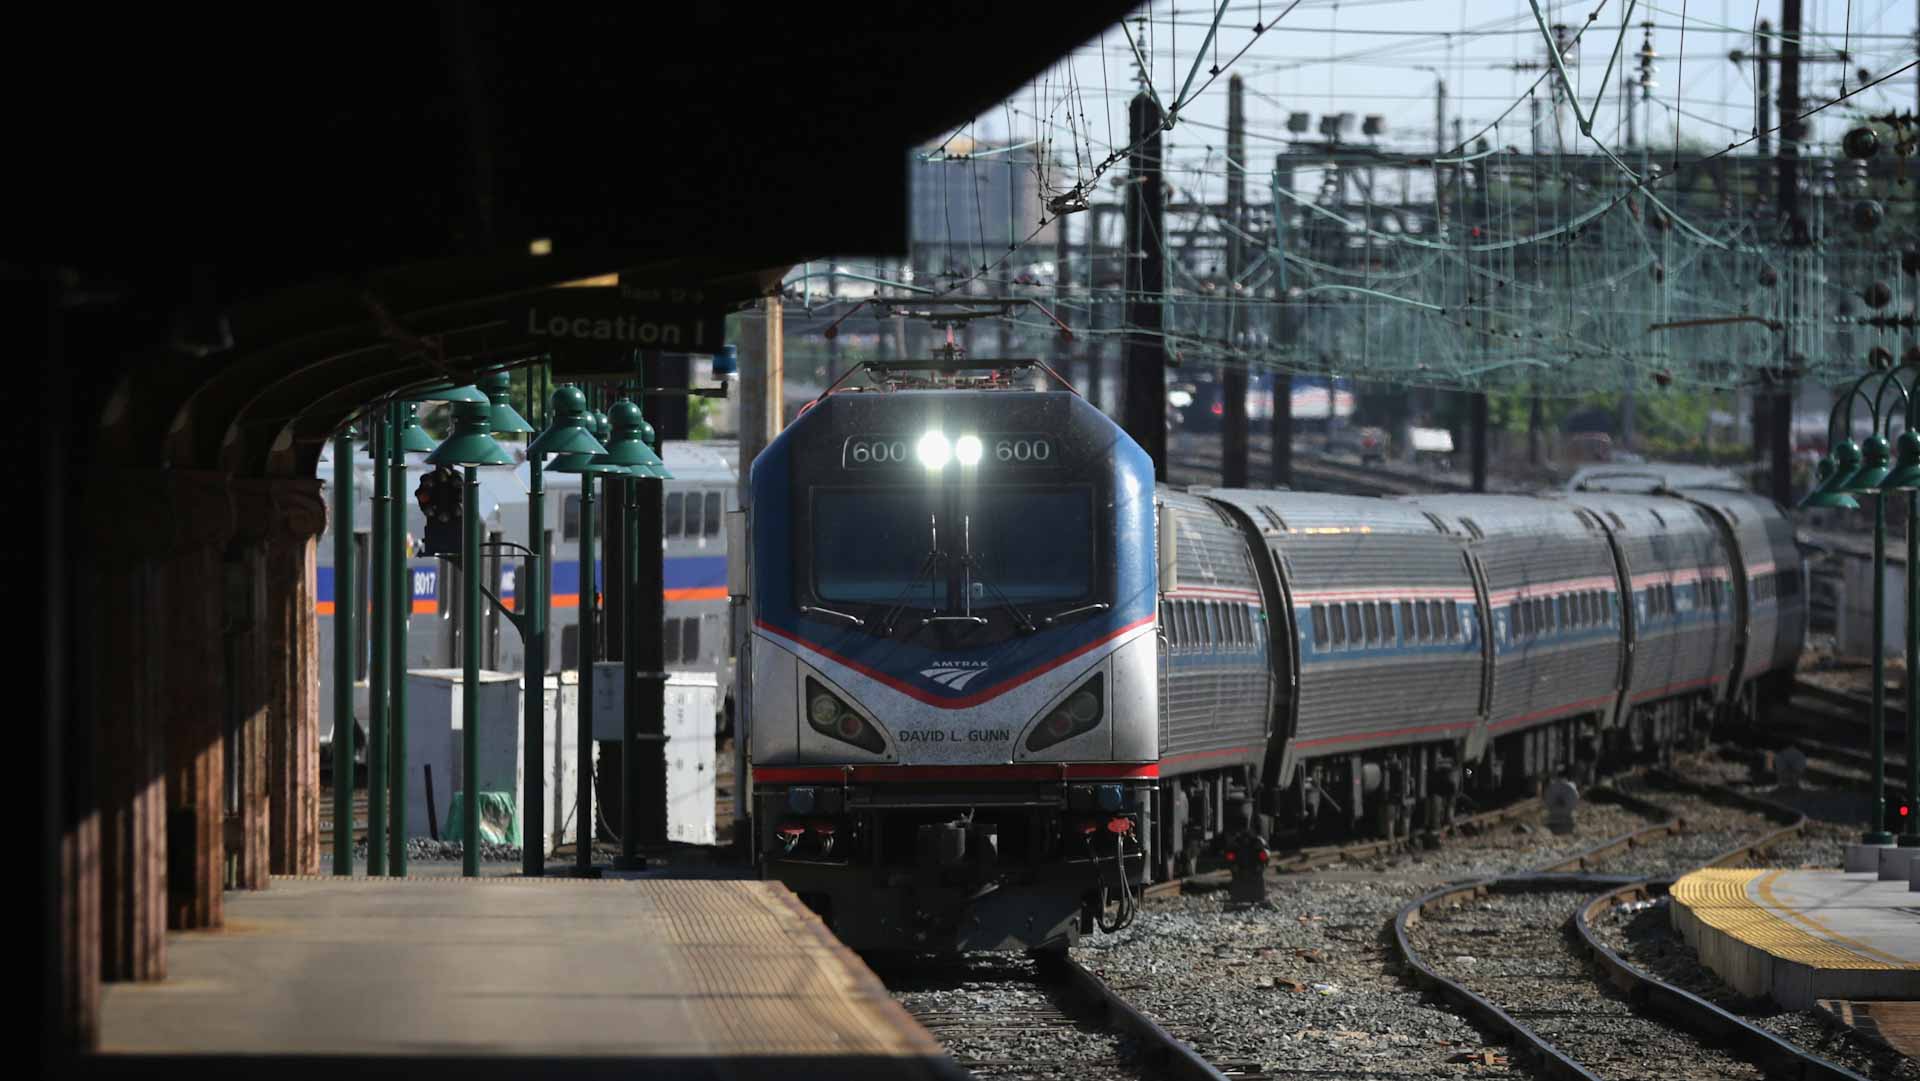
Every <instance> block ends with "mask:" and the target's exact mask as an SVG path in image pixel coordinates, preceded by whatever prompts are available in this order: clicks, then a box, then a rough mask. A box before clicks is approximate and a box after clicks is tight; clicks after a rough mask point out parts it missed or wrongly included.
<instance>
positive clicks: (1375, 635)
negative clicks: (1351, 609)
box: [1360, 604, 1380, 645]
mask: <svg viewBox="0 0 1920 1081" xmlns="http://www.w3.org/2000/svg"><path fill="white" fill-rule="evenodd" d="M1360 607H1361V609H1362V611H1361V615H1362V616H1364V617H1366V622H1367V644H1368V645H1373V644H1375V643H1377V642H1379V641H1380V619H1379V616H1378V615H1376V614H1375V612H1374V608H1373V605H1371V604H1363V605H1361V606H1360Z"/></svg>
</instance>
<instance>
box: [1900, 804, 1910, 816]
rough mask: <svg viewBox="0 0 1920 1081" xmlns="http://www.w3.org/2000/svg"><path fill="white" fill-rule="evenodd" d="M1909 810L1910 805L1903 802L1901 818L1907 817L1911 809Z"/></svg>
mask: <svg viewBox="0 0 1920 1081" xmlns="http://www.w3.org/2000/svg"><path fill="white" fill-rule="evenodd" d="M1909 810H1910V808H1908V806H1907V805H1906V804H1904V803H1903V804H1901V805H1900V817H1901V818H1905V817H1907V813H1908V811H1909Z"/></svg>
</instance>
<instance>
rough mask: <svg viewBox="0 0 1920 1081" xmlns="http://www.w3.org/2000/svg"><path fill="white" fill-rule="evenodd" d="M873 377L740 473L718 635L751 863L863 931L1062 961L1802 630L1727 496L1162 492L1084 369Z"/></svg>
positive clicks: (1780, 663) (1697, 681)
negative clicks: (1167, 895)
mask: <svg viewBox="0 0 1920 1081" xmlns="http://www.w3.org/2000/svg"><path fill="white" fill-rule="evenodd" d="M869 367H870V368H874V369H876V373H877V374H879V375H880V376H881V378H879V379H877V380H876V382H877V383H878V384H879V387H878V389H873V390H849V391H838V392H834V393H829V394H827V395H825V396H823V397H822V398H821V399H819V400H818V401H817V402H815V403H814V404H813V405H812V406H811V407H810V408H809V409H807V410H806V411H804V412H803V413H802V414H801V415H800V416H799V417H798V418H796V420H795V421H794V422H793V424H792V425H790V426H789V427H788V428H787V429H786V431H784V432H783V433H782V434H781V435H780V436H779V438H777V439H776V440H775V441H774V442H773V443H772V444H771V445H770V446H769V447H768V449H767V450H766V451H765V452H764V453H763V454H762V455H761V456H760V457H759V458H758V459H757V460H756V461H755V462H754V465H753V470H752V476H751V489H752V501H751V506H750V512H749V513H750V522H749V532H750V535H751V541H750V544H749V546H748V549H747V553H745V554H748V555H749V558H750V566H749V567H747V568H746V575H745V577H746V580H747V584H748V586H747V587H748V589H749V590H750V593H751V597H750V605H751V611H752V632H751V634H750V635H749V636H748V637H747V641H748V644H747V646H746V655H744V656H742V657H741V658H740V662H741V664H742V665H743V666H745V671H746V672H747V673H749V674H750V677H751V678H750V679H748V680H745V681H743V686H744V687H748V688H750V690H749V691H748V692H747V693H748V694H749V695H750V697H749V700H748V701H747V702H746V713H745V716H746V717H747V721H748V731H749V733H750V741H751V757H752V771H753V780H754V791H755V814H754V823H755V828H756V838H755V840H756V847H757V851H758V852H759V856H760V859H761V865H762V869H763V872H764V873H765V874H766V875H767V876H768V877H772V878H776V879H778V880H780V881H782V882H785V883H787V884H788V885H789V886H790V887H791V888H793V889H794V890H795V891H796V892H797V893H798V894H800V895H801V897H802V898H803V899H804V900H806V901H807V902H808V903H809V904H811V905H813V906H814V907H815V909H816V910H818V911H820V912H821V913H822V914H823V915H824V916H825V918H826V919H828V920H829V922H830V923H831V924H832V926H833V927H834V928H835V930H836V931H837V932H838V933H839V934H840V935H841V936H842V937H843V938H844V939H845V940H846V941H848V942H849V943H850V944H852V945H854V946H856V947H861V948H871V949H910V950H969V949H972V950H991V949H1013V948H1023V947H1025V948H1034V947H1058V946H1062V945H1066V944H1070V943H1071V942H1073V941H1075V940H1076V938H1077V937H1078V936H1079V935H1081V934H1085V933H1088V932H1090V931H1091V930H1092V929H1093V928H1094V927H1095V926H1101V927H1103V928H1105V929H1112V928H1114V927H1115V926H1117V925H1118V924H1120V923H1122V922H1124V920H1125V919H1126V918H1127V916H1128V914H1129V910H1130V906H1131V903H1132V899H1133V898H1134V897H1135V896H1136V895H1137V891H1138V890H1139V889H1140V888H1142V887H1143V886H1144V885H1145V884H1146V883H1148V882H1149V881H1152V880H1155V879H1162V878H1167V877H1171V876H1174V875H1177V874H1179V873H1181V872H1183V871H1185V870H1188V869H1190V868H1191V867H1192V866H1193V865H1194V864H1195V862H1196V860H1197V859H1198V858H1199V857H1201V856H1202V855H1203V854H1208V853H1215V852H1220V851H1222V849H1223V848H1224V847H1227V844H1228V842H1229V841H1230V840H1231V841H1233V843H1234V844H1235V845H1239V844H1240V843H1242V841H1243V839H1245V838H1249V837H1256V838H1276V839H1277V838H1280V837H1282V836H1286V837H1293V838H1306V837H1309V836H1313V835H1315V834H1316V833H1343V834H1344V833H1351V832H1353V831H1355V830H1360V831H1369V832H1372V833H1374V834H1376V835H1380V836H1386V837H1395V836H1402V835H1406V834H1408V833H1410V832H1412V831H1417V830H1423V829H1432V828H1435V827H1436V826H1438V825H1440V824H1442V823H1444V822H1445V821H1447V820H1448V819H1449V818H1451V817H1452V816H1453V815H1454V814H1455V813H1457V812H1459V811H1461V810H1463V809H1466V808H1470V807H1472V806H1474V805H1475V803H1476V802H1477V801H1481V800H1485V799H1489V798H1492V797H1494V796H1496V795H1499V794H1502V793H1515V792H1526V791H1529V790H1533V789H1536V788H1537V787H1538V786H1539V785H1540V784H1541V783H1543V782H1544V781H1545V780H1547V779H1549V778H1552V777H1556V776H1573V777H1576V778H1579V777H1583V776H1591V774H1592V772H1593V770H1594V769H1595V768H1596V767H1597V766H1598V765H1600V764H1601V763H1604V762H1611V761H1619V760H1628V759H1631V758H1634V757H1636V756H1640V757H1645V756H1649V755H1658V754H1662V753H1665V752H1667V751H1668V750H1670V749H1672V748H1674V747H1676V746H1678V745H1682V744H1685V743H1687V742H1691V741H1698V740H1699V739H1700V738H1701V737H1702V736H1703V734H1704V733H1705V731H1706V730H1707V728H1708V726H1710V725H1711V724H1713V723H1715V722H1716V721H1720V720H1728V719H1739V718H1745V719H1749V720H1751V719H1753V718H1754V717H1755V716H1756V715H1757V713H1758V712H1759V711H1760V709H1761V707H1762V706H1763V705H1764V704H1765V702H1766V701H1767V700H1768V699H1769V698H1770V697H1771V696H1773V695H1775V694H1777V693H1778V692H1779V682H1780V681H1781V680H1785V679H1790V678H1791V671H1792V667H1793V664H1794V661H1795V658H1796V657H1797V655H1798V652H1799V650H1800V646H1801V642H1802V640H1803V639H1804V636H1805V628H1806V604H1805V590H1804V587H1803V583H1804V567H1803V563H1802V561H1801V559H1800V556H1799V552H1798V549H1797V547H1796V546H1795V542H1794V539H1793V531H1792V525H1791V522H1790V521H1789V520H1788V518H1787V516H1786V515H1785V513H1784V511H1783V510H1782V509H1781V508H1779V507H1778V506H1777V505H1775V504H1773V503H1771V502H1769V501H1767V500H1764V499H1761V498H1759V497H1756V496H1753V495H1750V494H1747V493H1742V492H1735V491H1728V490H1721V489H1715V488H1698V489H1693V488H1689V489H1677V490H1675V489H1664V488H1663V489H1661V490H1660V491H1658V492H1656V493H1651V494H1630V493H1627V492H1619V491H1580V492H1572V493H1569V494H1567V495H1566V496H1564V497H1556V498H1523V497H1497V496H1433V497H1421V498H1416V499H1408V500H1382V499H1370V498H1361V497H1350V496H1334V495H1319V494H1308V493H1295V492H1284V491H1248V490H1232V491H1229V490H1217V489H1193V490H1190V491H1186V492H1179V491H1174V490H1171V489H1168V488H1166V487H1164V486H1162V487H1158V488H1156V486H1155V484H1154V482H1153V473H1152V467H1151V463H1150V462H1149V460H1148V459H1147V456H1146V455H1145V454H1144V453H1143V452H1142V450H1141V448H1140V447H1139V446H1138V445H1137V444H1135V443H1134V442H1133V441H1132V440H1131V439H1129V438H1128V437H1127V436H1126V435H1125V434H1124V433H1123V432H1122V431H1121V430H1120V429H1119V428H1118V427H1117V426H1115V425H1114V424H1113V423H1112V422H1111V421H1110V420H1108V419H1107V418H1106V417H1105V416H1103V415H1102V414H1101V413H1100V412H1099V411H1098V410H1096V409H1094V408H1093V407H1092V406H1090V405H1089V404H1088V403H1086V402H1085V401H1084V400H1082V399H1081V398H1080V397H1079V396H1078V395H1077V394H1075V393H1072V392H1071V391H1070V390H1046V389H1021V388H1018V387H1016V386H1014V385H1012V381H1011V380H1010V379H1009V378H1008V375H1009V373H1008V372H1004V371H1003V372H1001V373H999V374H998V375H997V376H995V377H993V378H989V379H986V380H984V381H982V382H980V383H977V384H974V385H971V386H967V385H964V384H959V383H957V380H956V379H955V378H953V377H951V376H949V377H947V378H944V379H942V378H940V377H935V378H933V379H931V380H929V381H925V382H915V381H914V380H913V379H912V378H911V377H910V376H909V375H905V374H903V373H902V372H900V371H893V370H891V367H890V366H886V365H870V366H869ZM897 367H904V366H897ZM1236 850H1238V849H1236Z"/></svg>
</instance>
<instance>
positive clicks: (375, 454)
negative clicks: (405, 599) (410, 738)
mask: <svg viewBox="0 0 1920 1081" xmlns="http://www.w3.org/2000/svg"><path fill="white" fill-rule="evenodd" d="M387 412H388V411H387V410H384V409H375V410H371V411H369V412H368V413H367V429H368V435H367V460H368V461H369V462H371V463H372V465H373V504H372V507H371V508H370V509H371V515H370V517H369V519H368V525H367V532H368V535H367V554H368V559H367V563H368V565H369V567H368V572H367V573H368V581H367V595H368V599H369V602H370V603H369V605H368V608H369V611H368V613H367V650H368V657H367V874H368V875H369V876H379V875H384V874H386V873H387V700H388V698H387V661H388V659H389V657H388V652H387V635H388V633H389V632H390V631H391V630H392V629H393V628H392V627H391V626H390V625H389V613H390V612H391V611H392V608H393V594H392V591H391V585H392V582H393V578H392V574H391V572H390V571H389V569H388V568H389V566H390V564H391V562H392V559H391V556H392V554H393V553H392V552H391V551H389V549H388V545H387V534H388V532H389V527H390V526H391V525H392V523H391V521H390V520H389V515H388V510H389V507H388V504H389V503H390V502H391V500H392V499H393V488H392V478H391V477H389V476H388V475H387V470H386V462H387V448H388V447H389V446H390V445H392V442H393V434H392V432H390V431H389V429H388V426H387V415H386V414H387Z"/></svg>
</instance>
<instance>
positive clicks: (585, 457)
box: [547, 393, 638, 477]
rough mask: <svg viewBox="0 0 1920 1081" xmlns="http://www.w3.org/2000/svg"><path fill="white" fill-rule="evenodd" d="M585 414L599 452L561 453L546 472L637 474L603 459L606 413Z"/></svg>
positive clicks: (630, 475) (597, 474) (610, 474)
mask: <svg viewBox="0 0 1920 1081" xmlns="http://www.w3.org/2000/svg"><path fill="white" fill-rule="evenodd" d="M554 397H555V398H558V397H559V395H558V394H557V393H556V394H555V395H554ZM585 401H586V399H585V398H584V397H582V399H581V402H582V404H583V405H584V403H585ZM586 416H587V423H588V424H589V425H591V426H592V430H593V437H594V441H595V442H597V443H600V444H601V453H599V454H567V455H563V456H561V457H560V458H558V459H556V460H555V461H554V463H553V464H552V465H550V466H548V467H547V472H549V473H583V474H586V475H588V476H593V477H632V476H637V475H638V474H636V473H634V471H633V470H632V469H629V468H628V467H626V466H624V465H616V464H614V463H613V462H610V461H605V460H604V459H605V457H606V447H605V443H606V440H607V433H608V430H609V429H608V425H607V415H606V414H605V413H600V412H594V413H588V414H587V415H586Z"/></svg>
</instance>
